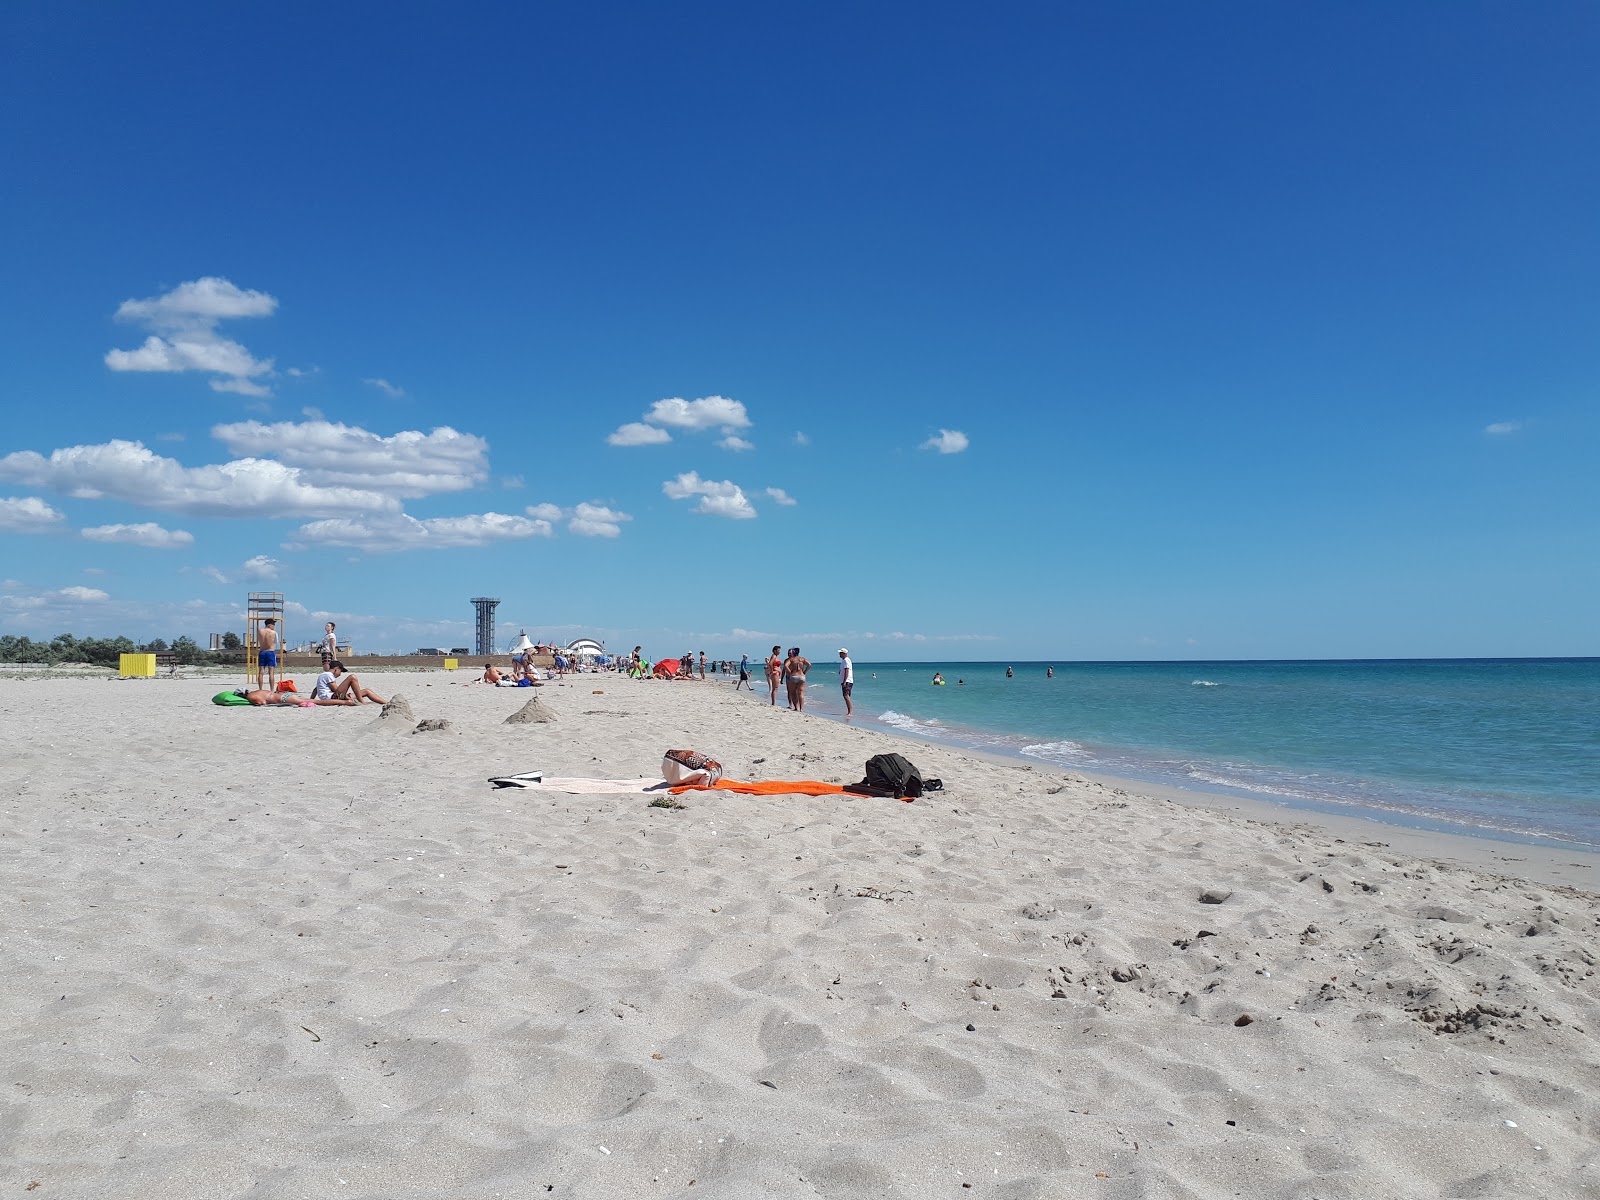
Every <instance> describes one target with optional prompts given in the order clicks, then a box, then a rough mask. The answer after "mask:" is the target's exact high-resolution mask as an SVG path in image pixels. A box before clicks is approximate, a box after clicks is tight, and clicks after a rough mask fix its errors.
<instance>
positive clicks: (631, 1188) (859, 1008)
mask: <svg viewBox="0 0 1600 1200" xmlns="http://www.w3.org/2000/svg"><path fill="white" fill-rule="evenodd" d="M364 682H367V683H369V684H370V685H371V686H374V687H376V688H377V689H378V690H379V691H380V692H382V693H383V694H385V695H392V694H394V693H399V694H400V695H403V696H404V697H405V698H406V700H407V701H408V702H409V705H410V707H411V709H412V711H413V713H414V716H415V718H417V719H418V720H423V719H443V720H445V721H448V722H449V727H448V728H446V729H442V730H430V731H426V732H413V723H412V722H410V721H403V720H400V719H387V720H386V719H382V718H380V715H379V710H378V709H377V708H376V707H373V706H364V707H361V708H357V709H343V710H341V709H316V710H310V709H298V708H292V709H283V710H276V709H273V710H267V709H225V708H219V707H216V706H213V705H212V704H211V703H210V696H211V695H212V693H214V692H215V691H217V690H218V689H219V688H220V687H222V686H223V684H224V681H219V680H215V679H211V680H182V679H178V680H150V681H104V680H99V679H50V680H22V681H13V680H4V681H0V730H3V731H4V742H5V751H6V752H5V754H4V756H3V761H0V783H3V787H0V794H3V796H4V811H3V814H0V831H3V842H0V874H3V878H4V887H5V894H6V896H7V897H8V900H9V919H8V921H7V922H6V929H5V932H4V934H3V940H0V947H3V958H0V961H3V965H4V975H5V980H6V986H5V988H4V992H3V996H0V1060H3V1063H4V1081H3V1086H4V1091H5V1103H4V1110H3V1114H0V1161H3V1162H4V1163H5V1164H6V1165H5V1168H4V1172H3V1174H0V1185H3V1187H4V1189H5V1190H6V1191H7V1193H9V1194H17V1195H21V1194H23V1193H25V1192H26V1193H28V1194H30V1195H35V1196H38V1197H41V1198H49V1197H119V1198H144V1197H157V1196H160V1197H172V1196H184V1197H251V1198H274V1200H275V1198H279V1197H283V1198H288V1197H345V1196H348V1197H396V1198H399V1197H404V1198H411V1197H415V1198H422V1197H428V1198H435V1197H456V1196H459V1197H474V1198H491V1197H508V1198H510V1197H516V1198H518V1200H522V1198H527V1197H533V1196H544V1195H550V1196H554V1197H701V1198H704V1197H717V1198H727V1200H745V1198H758V1197H802V1196H804V1197H817V1196H823V1197H874V1198H885V1197H897V1198H898V1197H906V1198H912V1197H929V1196H968V1195H973V1196H989V1197H1008V1198H1018V1200H1020V1198H1024V1197H1037V1198H1047V1197H1078V1196H1089V1197H1104V1198H1106V1200H1122V1198H1127V1197H1192V1198H1197V1200H1211V1198H1214V1197H1216V1198H1220V1197H1272V1198H1277V1197H1283V1198H1288V1197H1295V1198H1302V1200H1310V1198H1312V1197H1316V1198H1319V1200H1337V1198H1345V1197H1349V1198H1355V1197H1362V1198H1368V1200H1370V1198H1374V1197H1378V1198H1402V1197H1419V1198H1420V1197H1434V1198H1442V1197H1518V1198H1533V1197H1580V1196H1597V1195H1600V1102H1597V1100H1596V1097H1597V1096H1600V1040H1597V1033H1600V978H1597V975H1596V971H1597V962H1600V960H1597V953H1600V951H1597V946H1596V942H1597V937H1596V935H1597V933H1600V897H1597V895H1596V894H1595V892H1594V891H1592V890H1589V889H1590V888H1595V887H1600V884H1596V883H1594V882H1592V881H1593V880H1595V879H1596V878H1597V877H1600V872H1597V871H1596V870H1595V864H1594V863H1593V862H1592V861H1589V860H1588V859H1586V858H1585V857H1584V856H1581V855H1575V854H1573V853H1571V852H1557V851H1539V850H1534V849H1530V848H1527V847H1512V846H1507V845H1502V844H1497V843H1489V842H1481V843H1480V842H1473V843H1468V842H1467V841H1466V839H1456V840H1454V841H1452V839H1448V838H1444V837H1441V836H1437V835H1427V834H1411V833H1407V832H1404V831H1398V830H1389V829H1384V828H1382V827H1377V826H1372V825H1370V824H1367V823H1365V822H1360V821H1354V820H1352V821H1350V822H1348V823H1347V824H1346V825H1339V824H1338V823H1323V824H1319V825H1313V824H1308V823H1306V822H1305V821H1303V820H1301V819H1299V814H1288V813H1276V814H1275V812H1274V810H1271V809H1270V807H1269V806H1257V807H1254V808H1251V809H1249V810H1248V811H1243V810H1241V811H1232V809H1233V808H1235V807H1237V806H1234V805H1231V804H1230V803H1214V804H1212V805H1211V806H1210V807H1206V806H1201V805H1196V804H1193V803H1182V802H1179V798H1177V797H1174V796H1171V795H1149V794H1146V793H1145V792H1141V791H1140V790H1136V789H1133V788H1131V787H1125V786H1119V785H1117V784H1116V783H1115V781H1103V780H1090V779H1086V778H1083V777H1081V776H1072V775H1068V774H1063V773H1059V772H1054V771H1050V770H1046V769H1044V768H1042V767H1030V766H1026V765H1023V764H1020V763H1011V762H1006V761H1002V760H997V759H991V758H984V757H981V756H977V755H973V754H969V753H964V752H959V751H955V750H951V749H947V748H941V747H937V746H930V745H927V744H923V743H920V742H915V741H911V740H909V739H901V738H894V737H889V736H885V735H882V734H880V733H877V732H870V733H869V732H866V731H862V730H858V729H854V728H850V727H847V726H844V725H841V724H839V723H836V722H832V721H828V720H823V719H820V718H817V717H812V716H800V715H797V714H793V713H789V712H787V711H785V710H783V709H772V708H768V707H767V706H766V704H765V698H764V697H762V699H761V701H760V702H757V701H755V700H753V699H752V698H751V697H750V696H749V694H748V693H736V692H735V691H734V689H733V688H732V687H731V686H728V685H725V684H681V683H680V684H664V683H644V682H634V681H629V680H625V679H619V678H617V677H615V676H579V677H573V678H570V679H568V680H566V681H564V682H561V683H555V682H552V683H551V684H549V685H548V686H546V687H544V688H542V689H539V695H540V698H541V700H542V702H543V703H545V704H547V705H548V707H549V708H550V709H551V710H552V712H553V713H554V714H555V717H556V719H555V720H554V721H551V722H548V723H533V724H507V723H505V718H506V717H507V716H509V715H510V714H512V713H513V712H515V711H516V710H517V709H519V708H520V707H521V706H522V705H523V704H524V703H525V702H526V701H527V700H528V698H529V692H528V691H527V690H511V689H493V688H488V687H484V686H471V685H468V684H466V682H465V681H464V680H462V679H460V678H458V677H457V676H455V675H453V674H449V673H443V672H421V673H404V674H392V675H373V676H371V677H364ZM668 748H695V749H699V750H702V751H704V752H706V753H708V754H711V755H712V756H714V757H716V758H717V759H719V760H720V761H721V762H722V763H723V764H724V765H725V767H726V768H727V773H728V775H729V776H730V777H732V778H736V779H816V780H823V781H830V782H848V781H850V780H854V779H859V778H860V777H861V774H862V770H863V764H864V762H865V760H866V759H867V758H868V757H869V756H870V755H872V754H874V753H878V752H881V751H885V750H898V751H899V752H901V753H903V754H905V755H906V756H907V757H909V758H911V759H912V760H913V761H914V762H915V763H916V764H917V765H918V766H919V767H920V768H921V769H922V771H923V773H924V774H925V775H929V776H938V777H940V778H942V779H943V781H944V783H945V786H946V790H945V791H944V792H941V793H934V794H930V795H928V796H925V797H924V798H922V799H920V800H917V801H916V802H914V803H909V804H908V803H901V802H898V801H895V800H891V799H876V798H866V797H839V796H820V797H807V796H778V797H772V796H746V795H738V794H731V793H723V792H716V793H690V794H688V795H686V796H685V797H684V798H683V801H684V803H685V804H686V806H687V807H684V808H680V809H670V808H662V807H654V806H652V797H650V796H646V795H641V794H637V793H618V794H597V795H565V794H549V793H547V792H534V791H520V790H497V789H494V788H491V787H490V786H489V785H488V784H487V782H486V779H487V778H488V777H489V776H494V775H500V774H505V773H511V772H519V771H530V770H543V771H545V772H547V773H548V774H549V775H551V776H586V777H593V778H609V779H641V780H653V779H656V778H659V775H658V769H659V763H660V758H661V754H662V752H663V751H664V750H666V749H668ZM1274 815H1276V816H1278V817H1279V818H1281V819H1280V820H1267V819H1265V818H1268V817H1271V816H1274ZM1458 843H1459V844H1458ZM1585 884H1587V887H1586V886H1583V885H1585Z"/></svg>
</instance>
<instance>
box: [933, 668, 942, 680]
mask: <svg viewBox="0 0 1600 1200" xmlns="http://www.w3.org/2000/svg"><path fill="white" fill-rule="evenodd" d="M933 681H934V682H935V683H943V682H944V676H943V675H941V674H939V672H937V671H935V672H934V673H933Z"/></svg>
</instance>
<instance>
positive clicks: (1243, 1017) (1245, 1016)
mask: <svg viewBox="0 0 1600 1200" xmlns="http://www.w3.org/2000/svg"><path fill="white" fill-rule="evenodd" d="M1255 1020H1256V1019H1255V1018H1254V1017H1252V1016H1251V1015H1250V1014H1249V1013H1240V1014H1239V1015H1238V1016H1237V1017H1235V1018H1234V1019H1233V1023H1234V1024H1235V1025H1239V1026H1245V1025H1254V1024H1255Z"/></svg>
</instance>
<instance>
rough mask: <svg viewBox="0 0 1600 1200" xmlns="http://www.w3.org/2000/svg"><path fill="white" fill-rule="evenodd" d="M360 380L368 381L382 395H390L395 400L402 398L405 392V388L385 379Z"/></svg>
mask: <svg viewBox="0 0 1600 1200" xmlns="http://www.w3.org/2000/svg"><path fill="white" fill-rule="evenodd" d="M361 382H362V383H370V384H371V385H372V386H373V387H375V388H377V389H378V390H379V391H380V392H382V393H383V394H384V395H386V396H392V397H393V398H394V399H396V400H399V399H402V398H403V397H404V396H405V394H406V390H405V388H403V387H398V386H396V385H395V384H392V383H390V382H389V381H388V380H387V379H363V380H362V381H361Z"/></svg>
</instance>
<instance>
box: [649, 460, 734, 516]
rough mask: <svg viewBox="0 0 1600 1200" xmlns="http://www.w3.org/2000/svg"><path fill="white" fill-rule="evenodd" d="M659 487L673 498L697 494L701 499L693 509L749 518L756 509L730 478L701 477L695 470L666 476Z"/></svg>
mask: <svg viewBox="0 0 1600 1200" xmlns="http://www.w3.org/2000/svg"><path fill="white" fill-rule="evenodd" d="M661 490H662V491H663V492H665V493H666V494H667V496H668V498H669V499H672V500H687V499H689V498H690V497H691V496H699V497H700V503H699V504H697V505H695V506H694V511H695V512H699V513H705V514H706V515H708V516H713V517H730V518H733V519H735V520H748V519H749V518H751V517H753V516H755V515H756V510H755V508H754V507H752V505H751V504H750V501H749V500H748V499H747V498H746V496H745V494H744V489H743V488H741V487H740V486H739V485H738V484H736V483H734V482H732V481H731V480H727V479H724V480H722V481H720V482H718V481H715V480H711V479H701V478H700V475H699V473H698V472H696V471H686V472H684V473H683V474H682V475H679V476H678V477H677V478H676V479H669V480H667V481H666V482H665V483H663V484H662V485H661Z"/></svg>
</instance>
